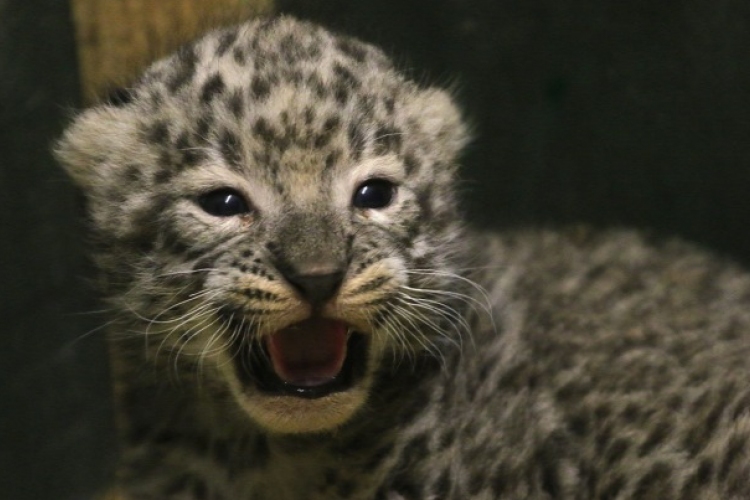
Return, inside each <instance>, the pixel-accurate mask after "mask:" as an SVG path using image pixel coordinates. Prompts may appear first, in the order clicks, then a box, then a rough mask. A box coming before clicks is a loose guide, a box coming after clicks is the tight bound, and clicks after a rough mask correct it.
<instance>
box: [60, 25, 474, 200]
mask: <svg viewBox="0 0 750 500" xmlns="http://www.w3.org/2000/svg"><path fill="white" fill-rule="evenodd" d="M342 93H343V94H344V97H342ZM131 94H132V96H133V99H132V101H131V102H128V103H125V104H122V105H112V104H103V105H100V106H97V107H94V108H92V109H89V110H87V111H85V112H84V113H82V114H81V115H79V116H78V117H77V118H76V119H75V121H74V123H73V124H72V125H71V126H70V127H68V129H67V130H66V132H65V133H64V135H63V137H62V138H61V139H60V140H59V141H58V143H57V144H56V148H55V153H56V155H57V157H58V159H59V160H60V161H61V163H62V164H63V165H64V167H65V168H66V170H67V171H68V173H69V174H70V176H71V177H72V178H73V180H74V181H75V182H76V183H77V184H79V185H80V186H81V187H84V188H95V187H96V186H98V185H101V184H106V183H107V180H108V179H111V178H112V177H111V175H110V174H111V171H112V170H113V169H117V168H124V165H127V164H129V163H130V164H132V160H133V159H134V158H137V159H138V160H140V163H141V164H143V163H150V162H151V161H153V162H154V163H156V155H155V154H150V153H149V152H148V148H147V147H146V146H145V145H144V144H143V134H142V130H143V129H144V128H147V127H148V126H149V124H150V123H153V122H156V121H158V120H161V121H163V122H166V123H168V124H169V125H170V126H173V127H180V126H184V127H191V126H192V127H194V126H195V124H196V123H198V122H199V121H200V120H201V119H205V118H206V117H207V116H209V117H210V126H209V128H208V130H205V131H203V134H205V135H211V136H214V137H215V136H217V135H219V134H222V133H225V132H226V131H232V133H233V134H235V137H236V138H237V140H238V142H239V145H238V147H239V148H240V149H241V150H245V152H247V150H249V149H250V148H251V147H252V145H254V147H255V148H256V149H258V148H263V147H265V146H268V144H266V142H267V139H268V138H267V137H263V134H259V133H258V132H259V129H262V128H263V127H262V126H259V125H258V124H259V120H261V119H262V120H265V121H266V123H267V124H268V123H270V127H271V128H273V127H276V126H277V125H279V123H277V122H280V121H282V119H285V120H292V121H295V120H296V121H297V122H301V123H304V122H305V120H304V114H305V112H306V111H307V110H313V111H314V112H315V113H318V112H320V113H319V114H320V115H324V116H328V117H330V116H332V115H336V117H337V118H338V119H340V121H341V122H343V123H345V124H350V123H354V124H356V125H361V126H362V127H363V128H365V129H367V128H368V127H370V128H372V127H373V126H374V125H372V124H370V125H368V124H366V123H361V122H362V121H363V120H362V119H361V118H362V116H363V115H368V114H369V115H373V114H374V115H377V121H380V122H383V121H385V122H386V123H388V125H391V124H392V123H389V122H395V121H397V122H399V123H398V124H399V125H400V129H401V134H402V135H403V136H404V137H405V140H406V141H409V142H411V143H412V144H414V146H415V147H416V148H417V149H419V150H420V151H421V154H422V155H423V156H424V158H423V160H424V161H426V162H429V163H432V164H440V165H441V166H442V167H443V168H446V167H451V166H452V165H453V160H454V157H455V156H456V154H457V153H458V152H459V150H460V149H461V148H462V147H463V145H464V144H465V142H466V141H467V136H468V134H467V130H466V127H465V126H464V124H463V122H462V120H461V115H460V112H459V110H458V109H457V107H456V106H455V104H454V103H453V101H452V99H451V97H450V96H449V94H448V93H447V92H445V91H443V90H441V89H437V88H421V87H420V86H418V85H417V84H415V83H414V82H411V81H409V80H407V79H405V78H404V77H403V76H401V75H400V74H399V73H397V72H396V71H395V70H394V69H393V67H392V65H391V64H390V62H389V60H388V59H387V58H386V57H385V56H384V55H383V54H382V52H380V51H379V50H378V49H376V48H374V47H372V46H369V45H367V44H364V43H362V42H359V41H356V40H353V39H350V38H347V37H339V36H336V35H333V34H331V33H329V32H327V31H325V30H323V29H322V28H319V27H317V26H315V25H313V24H310V23H307V22H302V21H297V20H294V19H292V18H289V17H278V18H269V19H261V20H254V21H250V22H247V23H245V24H242V25H239V26H237V27H234V28H228V29H225V30H218V31H214V32H211V33H209V34H207V35H205V36H204V37H203V38H202V39H200V40H198V41H197V42H194V43H193V44H190V45H188V46H186V47H185V48H183V49H181V51H178V52H177V53H175V54H173V55H172V56H170V57H167V58H165V59H163V60H160V61H157V62H156V63H154V64H153V65H152V66H151V67H150V68H149V69H148V70H147V71H146V72H145V73H144V76H143V77H142V78H141V80H140V81H139V82H138V83H137V84H136V85H135V86H134V87H133V88H132V89H131ZM214 94H216V95H214ZM238 96H239V97H238ZM378 99H379V100H380V101H378V102H388V101H390V103H391V105H390V107H388V106H385V107H384V106H383V105H380V106H379V107H377V108H376V107H375V106H373V105H371V104H372V102H373V101H377V100H378ZM232 100H234V101H232ZM337 100H338V101H337ZM232 102H234V103H235V106H239V105H238V104H236V103H237V102H240V103H241V104H242V106H243V108H242V109H240V110H238V109H234V110H232V109H231V108H232V104H231V103H232ZM362 103H365V104H362ZM368 104H369V105H368ZM285 115H286V118H284V117H285ZM290 117H291V118H290ZM393 124H395V123H393ZM261 125H262V124H261ZM307 126H308V127H312V126H317V127H323V126H325V120H324V119H322V118H321V119H318V120H317V121H316V123H315V124H314V125H311V124H310V123H308V124H307ZM363 133H365V134H369V135H370V137H372V136H374V135H376V134H378V133H379V131H378V130H364V131H363ZM167 146H170V145H169V144H167ZM173 147H176V146H173Z"/></svg>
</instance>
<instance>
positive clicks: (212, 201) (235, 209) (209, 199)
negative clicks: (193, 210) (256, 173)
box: [199, 189, 249, 217]
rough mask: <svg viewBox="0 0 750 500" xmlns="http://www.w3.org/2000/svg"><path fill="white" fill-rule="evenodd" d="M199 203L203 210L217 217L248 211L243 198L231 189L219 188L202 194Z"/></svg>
mask: <svg viewBox="0 0 750 500" xmlns="http://www.w3.org/2000/svg"><path fill="white" fill-rule="evenodd" d="M199 203H200V206H201V208H202V209H203V210H205V211H206V212H208V213H209V214H211V215H216V216H218V217H230V216H232V215H238V214H243V213H246V212H248V211H249V209H248V206H247V203H245V199H244V198H243V197H242V196H241V195H240V194H239V193H237V192H235V191H232V190H231V189H220V190H218V191H212V192H210V193H207V194H204V195H203V196H202V197H201V198H200V200H199Z"/></svg>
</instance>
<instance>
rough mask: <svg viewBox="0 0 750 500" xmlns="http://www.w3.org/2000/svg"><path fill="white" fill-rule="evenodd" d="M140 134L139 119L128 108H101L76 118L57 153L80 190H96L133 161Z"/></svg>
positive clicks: (67, 130) (55, 153) (59, 141)
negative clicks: (114, 171)
mask: <svg viewBox="0 0 750 500" xmlns="http://www.w3.org/2000/svg"><path fill="white" fill-rule="evenodd" d="M136 130H137V117H136V115H135V113H134V112H133V111H131V110H130V109H127V107H115V106H98V107H95V108H91V109H88V110H86V111H84V112H83V113H81V114H80V115H78V116H77V117H76V118H75V120H74V121H73V123H72V124H71V125H69V126H68V128H67V129H66V130H65V132H64V133H63V135H62V137H61V138H60V139H59V140H58V141H57V142H56V143H55V145H54V148H53V152H54V155H55V157H56V158H57V160H58V161H59V162H60V163H61V164H62V166H63V168H64V169H65V171H66V172H67V173H68V175H70V177H71V178H72V179H73V181H74V182H75V183H76V184H78V186H80V187H81V188H84V189H88V188H94V187H96V186H97V185H101V184H103V183H104V182H105V180H106V179H107V178H108V177H111V176H108V174H110V173H111V171H112V170H114V169H116V168H117V167H118V165H122V164H123V163H127V158H133V153H135V150H134V149H135V148H136V146H137V145H136V144H135V141H136V139H137V137H138V135H137V133H136Z"/></svg>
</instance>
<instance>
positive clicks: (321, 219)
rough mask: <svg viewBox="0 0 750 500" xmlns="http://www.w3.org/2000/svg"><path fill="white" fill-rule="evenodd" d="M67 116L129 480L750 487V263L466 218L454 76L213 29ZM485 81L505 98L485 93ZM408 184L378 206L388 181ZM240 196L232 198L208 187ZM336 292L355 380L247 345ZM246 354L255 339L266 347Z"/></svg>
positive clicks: (368, 487)
mask: <svg viewBox="0 0 750 500" xmlns="http://www.w3.org/2000/svg"><path fill="white" fill-rule="evenodd" d="M119 96H120V97H118V99H115V100H113V101H111V102H105V103H103V104H101V105H99V106H95V107H93V108H91V109H89V110H87V111H85V112H83V113H82V114H81V115H79V116H78V117H77V118H76V120H75V121H74V123H73V124H72V125H71V126H70V127H69V129H68V130H67V132H66V133H65V135H64V137H63V138H62V139H61V140H60V142H59V143H58V145H57V148H56V153H57V155H58V157H59V158H60V160H61V162H62V163H63V164H64V165H65V167H66V169H67V171H68V172H69V173H70V175H71V176H72V178H73V179H74V180H75V181H76V182H77V184H79V185H80V186H81V188H82V189H83V191H84V193H85V194H86V197H87V201H88V210H89V214H90V219H91V226H92V233H93V236H94V238H93V239H94V245H95V259H96V262H97V264H98V267H99V268H100V270H101V273H100V274H101V286H102V289H103V290H104V292H105V293H106V296H107V297H108V300H109V302H110V303H111V305H112V308H113V309H114V311H115V314H114V316H113V318H112V326H111V340H112V344H113V353H114V359H113V363H114V366H115V371H116V379H117V384H118V400H119V407H120V413H121V414H122V418H121V422H122V430H123V433H122V434H123V435H122V439H123V456H122V466H121V471H120V474H119V478H118V481H119V488H121V490H122V492H123V494H124V495H125V496H126V497H127V498H133V499H160V500H161V499H192V500H198V499H214V500H218V499H254V500H261V499H267V500H270V499H280V500H292V499H335V498H338V499H371V498H376V499H383V500H385V499H387V500H396V499H467V498H472V499H491V498H509V499H519V498H535V499H536V498H538V499H544V498H561V499H562V498H580V499H584V498H592V499H593V498H596V499H615V498H639V499H645V498H659V499H670V498H701V499H719V498H722V499H727V498H737V499H739V498H750V384H748V380H749V376H750V364H749V363H748V362H747V359H748V355H750V352H748V351H749V349H748V347H750V307H748V305H750V275H748V274H747V273H746V272H745V271H744V270H741V269H739V268H738V267H736V266H734V265H733V264H731V263H727V262H724V261H723V260H722V259H719V258H717V257H714V256H711V255H708V254H706V253H703V252H701V251H698V250H695V249H693V248H692V247H690V246H689V245H685V244H682V243H677V242H671V241H667V242H655V241H649V240H647V239H645V238H644V237H642V236H640V235H638V234H635V233H630V232H624V231H619V232H618V231H613V232H606V233H591V232H588V231H586V230H583V229H580V230H571V231H557V232H555V231H525V232H524V231H521V232H505V233H503V234H499V235H489V234H482V233H477V232H473V231H471V230H468V229H466V228H464V225H463V222H462V219H461V217H460V216H459V211H458V209H457V206H456V197H455V191H456V180H455V174H456V156H457V154H458V153H459V151H460V149H461V147H462V146H463V145H464V144H465V142H466V138H467V132H466V128H465V126H464V125H463V122H462V120H461V118H460V113H459V112H458V110H457V109H456V107H455V106H454V104H453V103H452V101H451V99H450V97H449V96H448V94H446V93H445V92H444V91H442V90H439V89H435V88H430V87H425V86H422V85H419V84H418V83H416V82H414V81H412V80H410V79H408V78H407V77H405V76H403V75H402V74H401V73H399V72H398V71H397V70H396V69H394V67H393V65H392V64H391V62H390V61H389V59H388V58H386V57H385V56H384V55H383V54H382V53H381V52H380V51H379V50H377V49H376V48H374V47H371V46H369V45H366V44H363V43H361V42H359V41H357V40H353V39H350V38H346V37H342V36H338V35H334V34H331V33H329V32H327V31H325V30H324V29H322V28H320V27H317V26H314V25H312V24H308V23H304V22H300V21H296V20H293V19H290V18H284V17H281V18H269V19H263V20H256V21H251V22H248V23H245V24H242V25H239V26H236V27H232V28H227V29H223V30H219V31H214V32H211V33H209V34H207V35H206V36H204V37H203V38H201V39H199V40H197V41H195V42H193V43H191V44H188V45H186V46H184V47H183V48H182V49H180V50H179V51H178V52H177V53H176V54H174V55H172V56H171V57H168V58H166V59H164V60H161V61H158V62H156V63H155V64H153V65H152V66H151V67H150V68H149V69H147V70H146V72H145V73H144V74H143V76H142V77H141V78H140V79H139V80H138V81H137V82H136V83H135V84H134V85H133V86H132V87H131V88H129V89H127V90H126V91H125V92H123V93H121V94H119ZM488 105H489V103H488ZM373 178H378V179H387V180H388V181H389V182H391V183H393V184H395V185H396V186H397V188H396V191H395V198H394V199H393V201H392V202H391V203H390V204H388V205H387V206H385V207H381V208H376V209H361V208H357V207H355V206H353V205H352V199H353V194H354V193H355V191H356V190H357V188H358V186H360V185H361V184H362V183H363V182H365V181H367V180H368V179H373ZM225 188H231V189H233V190H235V191H236V192H237V193H240V194H241V195H242V196H243V197H244V199H245V200H246V201H247V204H248V205H249V207H248V210H247V211H244V212H243V213H241V214H238V215H234V216H231V217H217V216H215V215H211V214H209V213H206V211H205V210H204V209H202V208H201V203H200V200H201V197H202V196H204V195H205V193H207V192H211V191H214V190H217V189H225ZM301 262H313V263H318V264H319V263H326V264H329V263H335V264H336V265H338V266H343V268H344V269H345V275H344V277H343V280H342V282H341V284H340V287H339V289H338V291H337V293H336V294H335V296H333V297H332V298H330V300H326V301H325V304H323V305H321V304H318V305H317V307H319V308H320V310H322V311H323V312H322V314H324V315H326V316H329V317H332V318H337V319H340V320H342V321H345V322H346V323H347V324H349V325H352V326H353V327H355V328H356V329H357V330H359V331H362V332H365V333H366V335H367V337H368V339H369V340H368V341H369V349H368V351H367V357H366V361H365V362H364V363H363V365H362V366H361V367H360V368H359V369H360V370H362V372H363V375H362V379H361V381H360V382H359V383H357V384H356V385H354V386H353V387H351V388H349V389H348V390H345V391H341V392H335V393H332V394H328V395H326V396H324V397H319V398H311V399H303V398H296V397H292V396H288V395H268V394H264V393H260V392H258V391H255V390H253V389H252V385H251V384H250V385H248V383H246V382H247V381H244V380H243V377H242V376H241V374H240V373H241V372H242V369H241V367H240V368H238V362H237V359H238V357H239V358H241V356H242V354H241V353H245V355H246V356H253V355H257V353H258V352H260V348H259V345H260V343H261V342H262V341H263V339H264V338H265V337H267V336H269V335H271V334H273V332H275V331H278V330H280V329H281V328H283V327H285V326H286V325H289V324H290V323H294V322H297V321H301V320H304V319H305V318H307V317H309V316H310V314H312V313H311V311H312V310H313V304H311V301H310V300H306V299H305V297H302V296H301V295H300V293H298V292H299V291H298V290H296V289H295V287H294V286H293V284H292V283H291V282H290V279H289V276H290V274H289V273H290V271H289V269H291V268H294V266H297V265H299V264H300V263H301ZM248 353H249V354H248Z"/></svg>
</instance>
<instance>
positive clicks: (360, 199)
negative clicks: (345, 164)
mask: <svg viewBox="0 0 750 500" xmlns="http://www.w3.org/2000/svg"><path fill="white" fill-rule="evenodd" d="M395 194H396V185H395V184H394V183H392V182H391V181H387V180H385V179H370V180H369V181H365V182H364V183H362V184H361V185H360V186H359V187H358V188H357V190H356V191H355V192H354V197H353V198H352V205H354V206H355V207H357V208H385V207H387V206H388V205H390V204H391V202H392V201H393V197H394V195H395Z"/></svg>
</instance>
